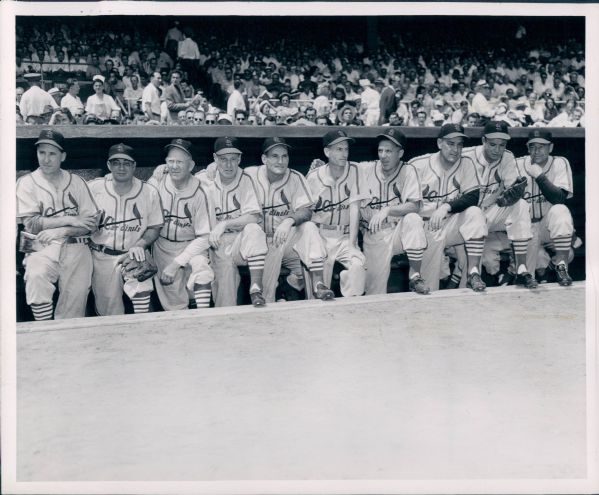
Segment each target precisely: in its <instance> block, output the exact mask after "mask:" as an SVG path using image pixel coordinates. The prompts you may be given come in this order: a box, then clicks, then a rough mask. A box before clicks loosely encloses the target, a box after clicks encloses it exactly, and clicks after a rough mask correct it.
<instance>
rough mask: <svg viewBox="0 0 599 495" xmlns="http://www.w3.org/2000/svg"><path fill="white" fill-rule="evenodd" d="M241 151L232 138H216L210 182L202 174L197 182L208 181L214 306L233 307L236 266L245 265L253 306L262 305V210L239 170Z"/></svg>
mask: <svg viewBox="0 0 599 495" xmlns="http://www.w3.org/2000/svg"><path fill="white" fill-rule="evenodd" d="M241 155H242V152H241V150H240V149H239V142H238V140H237V139H236V138H232V137H220V138H218V139H217V140H216V141H215V143H214V155H213V157H214V161H215V163H216V167H217V171H216V176H215V178H214V180H213V181H210V179H209V174H208V172H206V171H202V172H200V173H199V174H197V175H198V177H199V178H200V180H201V181H206V180H208V181H210V182H211V184H212V186H213V187H212V193H213V201H214V205H215V207H214V212H215V215H216V225H215V226H214V228H213V229H212V231H211V232H210V236H209V241H210V246H211V247H212V251H211V258H212V262H213V269H214V274H215V276H216V280H215V282H214V286H215V287H214V295H215V301H214V302H215V305H216V306H234V305H236V304H237V288H238V286H239V282H240V277H239V270H238V266H242V265H247V266H248V268H249V272H250V298H251V300H252V304H253V305H254V306H255V307H261V306H264V305H265V304H266V300H265V299H264V296H263V294H262V277H263V273H264V258H265V256H266V253H267V251H268V247H267V245H266V235H265V234H264V231H263V230H262V228H261V227H260V225H258V222H259V221H260V216H261V213H262V208H261V207H260V203H259V202H258V197H257V195H256V188H257V185H256V183H255V182H254V180H253V179H252V178H251V177H250V176H249V175H248V174H247V173H245V171H243V170H242V169H241V168H239V165H240V163H241Z"/></svg>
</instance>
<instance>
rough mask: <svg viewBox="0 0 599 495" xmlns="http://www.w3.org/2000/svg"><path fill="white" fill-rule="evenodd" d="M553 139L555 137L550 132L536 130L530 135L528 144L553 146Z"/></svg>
mask: <svg viewBox="0 0 599 495" xmlns="http://www.w3.org/2000/svg"><path fill="white" fill-rule="evenodd" d="M552 137H553V136H552V135H551V132H549V131H545V130H541V129H534V130H532V131H530V132H529V133H528V141H526V144H530V143H541V144H551V139H552Z"/></svg>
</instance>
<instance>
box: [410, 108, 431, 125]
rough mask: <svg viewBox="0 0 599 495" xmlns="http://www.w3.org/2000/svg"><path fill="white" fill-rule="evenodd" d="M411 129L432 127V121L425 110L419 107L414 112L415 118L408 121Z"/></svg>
mask: <svg viewBox="0 0 599 495" xmlns="http://www.w3.org/2000/svg"><path fill="white" fill-rule="evenodd" d="M410 126H412V127H434V124H433V122H432V120H431V119H430V118H429V117H428V114H427V113H426V110H425V109H424V108H423V107H420V108H419V109H418V110H416V117H415V118H413V119H412V120H411V121H410Z"/></svg>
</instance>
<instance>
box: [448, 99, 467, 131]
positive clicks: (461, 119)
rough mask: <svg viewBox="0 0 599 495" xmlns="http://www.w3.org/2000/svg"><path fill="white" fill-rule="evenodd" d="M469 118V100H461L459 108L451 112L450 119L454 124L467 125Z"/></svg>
mask: <svg viewBox="0 0 599 495" xmlns="http://www.w3.org/2000/svg"><path fill="white" fill-rule="evenodd" d="M467 120H468V101H467V100H462V101H460V106H459V108H458V109H457V110H454V111H453V112H452V114H451V118H450V121H451V123H452V124H460V125H465V123H466V121H467Z"/></svg>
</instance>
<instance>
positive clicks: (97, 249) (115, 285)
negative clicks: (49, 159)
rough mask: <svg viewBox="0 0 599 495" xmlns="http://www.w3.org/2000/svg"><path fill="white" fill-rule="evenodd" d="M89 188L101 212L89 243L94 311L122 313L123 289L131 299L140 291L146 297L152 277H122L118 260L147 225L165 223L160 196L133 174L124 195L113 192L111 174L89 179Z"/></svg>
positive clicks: (108, 313) (137, 239)
mask: <svg viewBox="0 0 599 495" xmlns="http://www.w3.org/2000/svg"><path fill="white" fill-rule="evenodd" d="M89 188H90V190H91V192H92V195H93V197H94V199H95V201H96V204H97V205H98V208H99V209H100V210H101V211H102V216H101V218H100V224H99V228H98V230H97V231H96V232H94V233H93V234H92V236H91V241H92V242H91V244H90V247H91V248H92V258H93V262H94V272H93V276H92V290H93V292H94V297H95V300H96V311H97V312H98V314H99V315H100V316H105V315H118V314H123V313H124V312H125V308H124V306H123V299H122V295H123V291H124V292H125V294H127V296H129V298H131V299H134V298H135V296H137V295H141V294H143V295H144V299H145V298H146V297H147V298H148V299H149V297H150V296H149V293H151V292H152V290H153V288H154V286H153V284H152V279H151V278H150V279H148V280H145V281H143V282H139V281H137V280H135V279H132V280H131V279H124V278H123V274H122V273H121V268H120V265H119V263H118V259H119V257H120V255H122V254H125V253H127V251H128V250H129V248H131V247H132V246H133V245H134V244H135V243H136V242H137V241H139V239H140V238H141V237H142V235H143V234H144V232H145V231H146V230H147V229H148V228H149V227H159V226H161V225H163V224H164V216H163V208H162V204H161V202H160V196H159V194H158V191H157V190H156V188H155V187H154V186H151V185H149V184H147V183H146V182H142V181H141V180H139V179H137V178H135V177H134V178H133V187H132V188H131V190H130V191H129V192H128V193H126V194H123V195H119V194H117V193H116V192H115V190H114V185H113V180H112V177H111V176H110V175H109V176H106V177H102V178H98V179H95V180H93V181H91V182H90V183H89Z"/></svg>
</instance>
